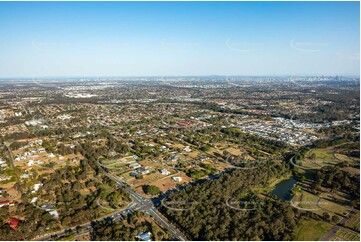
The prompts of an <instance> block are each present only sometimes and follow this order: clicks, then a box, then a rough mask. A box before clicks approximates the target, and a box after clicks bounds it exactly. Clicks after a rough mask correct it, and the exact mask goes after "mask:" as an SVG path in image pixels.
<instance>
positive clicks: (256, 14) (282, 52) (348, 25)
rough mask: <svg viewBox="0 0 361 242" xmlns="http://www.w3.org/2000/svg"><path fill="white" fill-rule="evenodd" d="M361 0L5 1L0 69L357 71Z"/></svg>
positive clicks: (69, 72) (0, 10)
mask: <svg viewBox="0 0 361 242" xmlns="http://www.w3.org/2000/svg"><path fill="white" fill-rule="evenodd" d="M359 9H360V6H359V3H358V2H157V3H151V2H0V77H42V76H150V75H322V74H324V75H336V74H338V75H359V73H360V69H359V65H360V56H359V52H360V38H359V35H360V25H359V19H360V12H359Z"/></svg>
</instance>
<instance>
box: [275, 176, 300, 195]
mask: <svg viewBox="0 0 361 242" xmlns="http://www.w3.org/2000/svg"><path fill="white" fill-rule="evenodd" d="M296 183H297V181H296V179H295V178H294V177H293V176H291V177H290V178H289V179H287V180H283V181H281V182H279V183H278V184H277V185H276V186H275V188H274V189H273V190H272V191H270V194H273V195H276V196H277V197H278V198H280V199H283V200H287V201H289V200H291V199H292V188H293V186H294V185H295V184H296Z"/></svg>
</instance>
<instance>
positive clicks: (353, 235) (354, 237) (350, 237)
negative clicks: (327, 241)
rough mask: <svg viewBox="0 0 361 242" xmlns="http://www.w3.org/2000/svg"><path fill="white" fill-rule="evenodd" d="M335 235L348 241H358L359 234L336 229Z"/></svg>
mask: <svg viewBox="0 0 361 242" xmlns="http://www.w3.org/2000/svg"><path fill="white" fill-rule="evenodd" d="M336 235H337V236H339V237H341V238H343V239H345V240H348V241H360V235H359V234H357V233H354V232H350V231H346V230H344V229H339V230H337V232H336Z"/></svg>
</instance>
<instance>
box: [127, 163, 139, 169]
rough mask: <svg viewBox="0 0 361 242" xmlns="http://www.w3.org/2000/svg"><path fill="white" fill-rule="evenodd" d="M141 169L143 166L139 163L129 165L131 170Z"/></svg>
mask: <svg viewBox="0 0 361 242" xmlns="http://www.w3.org/2000/svg"><path fill="white" fill-rule="evenodd" d="M140 167H141V165H140V164H139V163H137V162H134V163H132V164H129V168H131V169H137V168H140Z"/></svg>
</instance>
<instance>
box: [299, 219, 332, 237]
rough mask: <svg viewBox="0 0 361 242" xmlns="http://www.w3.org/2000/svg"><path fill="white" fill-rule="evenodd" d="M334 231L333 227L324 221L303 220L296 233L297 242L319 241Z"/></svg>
mask: <svg viewBox="0 0 361 242" xmlns="http://www.w3.org/2000/svg"><path fill="white" fill-rule="evenodd" d="M331 229H332V225H331V224H328V223H326V222H323V221H316V220H313V219H310V220H305V219H303V220H301V221H300V223H299V224H298V225H297V228H296V231H295V236H296V237H295V240H301V241H305V240H319V239H320V238H321V237H322V236H323V235H324V234H325V233H327V232H328V231H329V230H331Z"/></svg>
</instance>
